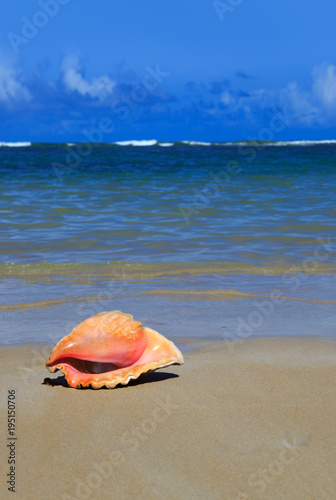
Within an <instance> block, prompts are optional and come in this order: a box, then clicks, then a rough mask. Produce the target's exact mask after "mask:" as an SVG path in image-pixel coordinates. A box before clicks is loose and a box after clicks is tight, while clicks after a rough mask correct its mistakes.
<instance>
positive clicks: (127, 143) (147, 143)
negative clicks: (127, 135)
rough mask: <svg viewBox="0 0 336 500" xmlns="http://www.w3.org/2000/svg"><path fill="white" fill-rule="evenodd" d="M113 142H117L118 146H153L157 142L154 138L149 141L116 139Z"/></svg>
mask: <svg viewBox="0 0 336 500" xmlns="http://www.w3.org/2000/svg"><path fill="white" fill-rule="evenodd" d="M113 144H117V145H118V146H154V145H155V144H157V140H156V139H152V140H149V141H146V140H144V141H117V142H114V143H113Z"/></svg>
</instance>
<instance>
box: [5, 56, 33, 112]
mask: <svg viewBox="0 0 336 500" xmlns="http://www.w3.org/2000/svg"><path fill="white" fill-rule="evenodd" d="M20 80H21V78H20V75H19V73H18V72H17V71H16V70H15V69H14V68H12V67H9V66H5V65H3V64H0V101H2V102H5V103H10V102H12V101H20V100H24V101H29V100H30V99H31V95H30V93H29V91H28V89H27V88H26V87H25V85H24V84H23V83H22V82H21V81H20Z"/></svg>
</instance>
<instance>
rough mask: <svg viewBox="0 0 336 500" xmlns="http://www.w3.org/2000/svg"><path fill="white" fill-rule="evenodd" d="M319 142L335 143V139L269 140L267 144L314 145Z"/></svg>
mask: <svg viewBox="0 0 336 500" xmlns="http://www.w3.org/2000/svg"><path fill="white" fill-rule="evenodd" d="M319 144H336V140H321V141H275V142H270V143H268V144H267V146H315V145H319Z"/></svg>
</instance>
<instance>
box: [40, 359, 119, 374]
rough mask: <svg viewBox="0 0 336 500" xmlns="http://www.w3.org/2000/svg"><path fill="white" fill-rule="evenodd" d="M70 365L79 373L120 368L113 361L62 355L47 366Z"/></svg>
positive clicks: (104, 371) (109, 370)
mask: <svg viewBox="0 0 336 500" xmlns="http://www.w3.org/2000/svg"><path fill="white" fill-rule="evenodd" d="M60 365H62V366H71V368H73V369H74V370H76V371H77V372H79V373H92V374H97V373H106V372H111V371H113V370H120V366H117V365H115V364H113V363H102V362H100V361H89V360H86V359H78V358H72V357H62V358H58V359H56V360H55V361H54V362H53V363H50V364H49V363H48V365H47V366H50V367H52V366H55V367H57V366H60Z"/></svg>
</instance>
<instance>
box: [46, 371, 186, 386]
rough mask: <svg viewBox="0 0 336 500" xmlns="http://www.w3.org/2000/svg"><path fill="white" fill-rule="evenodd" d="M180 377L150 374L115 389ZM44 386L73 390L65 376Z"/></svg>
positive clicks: (48, 381)
mask: <svg viewBox="0 0 336 500" xmlns="http://www.w3.org/2000/svg"><path fill="white" fill-rule="evenodd" d="M178 377H179V375H177V374H176V373H164V372H151V373H148V374H147V375H146V374H144V375H143V376H142V377H139V378H138V379H136V380H130V381H129V383H128V384H127V385H117V386H116V387H115V389H122V388H124V389H125V388H127V387H128V386H136V385H142V384H151V383H153V382H163V381H164V380H169V379H172V378H178ZM42 385H49V386H51V387H56V386H60V385H61V386H63V387H66V388H69V389H71V388H72V387H71V386H70V385H69V384H68V382H67V381H66V378H65V376H64V375H60V376H59V377H57V378H49V377H47V378H45V379H44V381H43V382H42ZM90 389H91V390H97V389H92V388H91V387H82V388H81V389H80V390H90ZM102 389H105V390H110V389H108V388H107V387H101V388H100V389H99V390H102Z"/></svg>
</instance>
